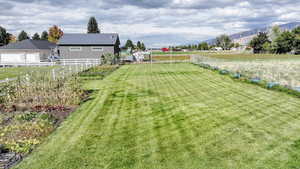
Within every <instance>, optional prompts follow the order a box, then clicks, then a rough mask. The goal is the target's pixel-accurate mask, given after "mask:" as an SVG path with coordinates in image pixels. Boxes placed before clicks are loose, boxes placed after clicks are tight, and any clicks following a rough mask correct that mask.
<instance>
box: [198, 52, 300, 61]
mask: <svg viewBox="0 0 300 169" xmlns="http://www.w3.org/2000/svg"><path fill="white" fill-rule="evenodd" d="M199 54H201V53H199ZM201 55H204V56H209V57H212V58H217V59H227V60H300V55H289V54H285V55H275V54H246V53H244V54H243V53H202V54H201Z"/></svg>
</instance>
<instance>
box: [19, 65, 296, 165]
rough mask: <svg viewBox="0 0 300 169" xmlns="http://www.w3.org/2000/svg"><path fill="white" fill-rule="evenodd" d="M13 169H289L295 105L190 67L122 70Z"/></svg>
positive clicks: (293, 149) (99, 86) (290, 100)
mask: <svg viewBox="0 0 300 169" xmlns="http://www.w3.org/2000/svg"><path fill="white" fill-rule="evenodd" d="M87 88H88V89H97V90H99V91H97V93H95V94H94V96H93V97H94V98H93V99H92V100H90V101H88V102H86V103H84V104H83V105H82V107H81V108H80V109H79V110H78V111H76V112H75V113H74V114H73V115H72V116H71V117H70V118H69V119H68V120H67V121H66V122H65V123H64V124H63V126H62V127H61V128H60V129H59V130H57V131H56V133H55V134H53V135H52V136H51V137H50V138H49V139H48V141H47V142H46V143H45V144H43V145H41V146H40V147H39V148H38V150H37V151H36V152H34V153H33V154H32V155H31V156H30V157H29V158H27V159H25V161H24V162H23V163H21V165H19V166H17V167H16V168H25V169H26V168H30V169H35V168H36V169H39V168H66V169H68V168H70V169H71V168H72V169H73V168H112V169H115V168H124V169H125V168H126V169H141V168H143V169H177V168H178V169H179V168H180V169H185V168H186V169H201V168H203V169H207V168H208V169H210V168H211V169H227V168H228V169H229V168H230V169H235V168H243V169H244V168H249V169H250V168H251V169H253V168H272V169H273V168H275V169H276V168H284V169H288V168H295V167H297V166H299V162H298V159H299V158H300V148H299V147H300V141H299V140H300V136H298V135H299V134H298V133H299V132H300V119H299V115H300V109H299V108H300V104H299V103H300V100H299V99H297V98H295V97H292V96H289V95H287V94H284V93H279V92H274V91H268V90H266V89H263V88H260V87H258V86H255V85H250V84H245V83H240V82H236V81H234V80H232V79H230V78H229V77H226V76H222V75H219V74H217V73H214V72H211V71H208V70H205V69H201V68H199V67H197V66H194V65H191V64H153V65H146V64H145V65H126V66H123V67H122V68H121V69H119V70H117V71H116V72H114V73H113V74H111V75H110V76H109V77H107V78H106V79H104V80H102V81H94V82H90V83H89V85H87Z"/></svg>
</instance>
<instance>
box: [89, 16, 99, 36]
mask: <svg viewBox="0 0 300 169" xmlns="http://www.w3.org/2000/svg"><path fill="white" fill-rule="evenodd" d="M87 29H88V30H87V32H88V33H100V29H99V28H98V22H97V20H96V18H95V17H91V18H90V20H89V23H88V28H87Z"/></svg>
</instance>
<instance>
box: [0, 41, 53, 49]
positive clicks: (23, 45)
mask: <svg viewBox="0 0 300 169" xmlns="http://www.w3.org/2000/svg"><path fill="white" fill-rule="evenodd" d="M55 47H56V44H55V43H51V42H49V41H46V40H31V39H27V40H23V41H20V42H16V43H10V44H8V45H6V46H2V47H0V49H51V48H55Z"/></svg>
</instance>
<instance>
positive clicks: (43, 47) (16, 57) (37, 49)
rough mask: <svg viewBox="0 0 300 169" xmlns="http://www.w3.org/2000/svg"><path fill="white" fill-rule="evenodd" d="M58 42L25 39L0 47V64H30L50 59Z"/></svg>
mask: <svg viewBox="0 0 300 169" xmlns="http://www.w3.org/2000/svg"><path fill="white" fill-rule="evenodd" d="M55 48H56V44H54V43H51V42H48V41H46V40H31V39H28V40H23V41H20V42H16V43H10V44H8V45H6V46H2V47H0V64H2V65H3V64H27V63H28V64H29V63H39V62H43V61H48V59H49V58H50V57H51V56H53V55H54V51H55Z"/></svg>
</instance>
